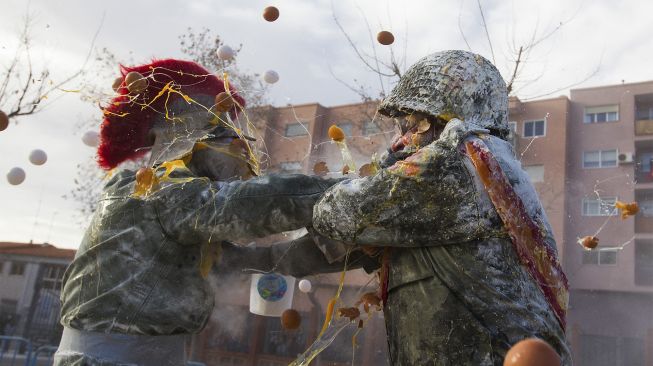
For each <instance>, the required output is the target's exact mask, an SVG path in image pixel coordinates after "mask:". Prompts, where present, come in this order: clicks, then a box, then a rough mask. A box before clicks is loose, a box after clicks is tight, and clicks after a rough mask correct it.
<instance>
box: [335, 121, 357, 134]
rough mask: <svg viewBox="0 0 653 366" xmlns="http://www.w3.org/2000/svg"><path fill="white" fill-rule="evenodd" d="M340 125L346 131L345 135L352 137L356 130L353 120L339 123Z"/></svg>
mask: <svg viewBox="0 0 653 366" xmlns="http://www.w3.org/2000/svg"><path fill="white" fill-rule="evenodd" d="M338 127H340V129H341V130H342V132H344V133H345V137H351V136H352V134H353V132H354V125H353V124H352V123H351V122H342V123H338Z"/></svg>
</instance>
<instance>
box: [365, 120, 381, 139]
mask: <svg viewBox="0 0 653 366" xmlns="http://www.w3.org/2000/svg"><path fill="white" fill-rule="evenodd" d="M379 132H381V129H380V128H379V126H378V125H377V124H376V123H375V122H373V121H367V122H365V123H364V124H363V135H366V136H367V135H373V134H375V133H379Z"/></svg>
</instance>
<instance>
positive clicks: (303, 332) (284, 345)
mask: <svg viewBox="0 0 653 366" xmlns="http://www.w3.org/2000/svg"><path fill="white" fill-rule="evenodd" d="M300 315H301V317H302V319H303V320H304V321H302V322H301V323H300V325H299V329H297V330H296V331H293V332H284V331H283V329H282V328H281V322H280V321H279V318H276V317H267V318H265V320H264V321H263V323H264V327H265V330H264V335H265V339H264V341H263V350H262V353H264V354H266V355H276V356H281V357H297V355H298V354H300V353H302V352H304V351H305V350H306V344H307V341H308V337H307V333H308V325H309V324H308V323H309V322H308V321H306V320H307V319H311V318H310V317H309V316H308V313H305V312H300ZM329 348H331V347H329Z"/></svg>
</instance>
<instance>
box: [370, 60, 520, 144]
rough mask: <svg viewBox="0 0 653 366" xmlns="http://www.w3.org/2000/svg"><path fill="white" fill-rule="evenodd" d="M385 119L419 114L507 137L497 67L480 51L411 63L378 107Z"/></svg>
mask: <svg viewBox="0 0 653 366" xmlns="http://www.w3.org/2000/svg"><path fill="white" fill-rule="evenodd" d="M379 112H380V113H381V114H384V115H386V116H389V117H401V116H405V115H408V114H412V113H425V114H427V115H430V116H432V117H438V118H441V119H444V120H446V121H448V120H450V119H451V118H458V119H461V120H463V121H465V122H467V123H474V124H475V125H477V126H479V127H482V128H487V129H488V130H490V132H491V133H492V134H494V135H497V136H499V137H502V138H506V137H507V136H508V132H509V127H508V92H507V89H506V84H505V82H504V81H503V78H502V77H501V74H500V73H499V70H497V69H496V67H494V65H492V63H490V61H488V60H486V59H485V58H483V57H482V56H480V55H477V54H474V53H471V52H467V51H460V50H455V51H442V52H437V53H434V54H432V55H429V56H426V57H424V58H422V59H421V60H419V61H417V63H415V64H414V65H413V66H411V67H410V68H409V69H408V70H407V71H406V73H405V74H404V75H403V76H402V77H401V79H400V80H399V83H398V84H397V85H396V86H395V88H394V89H393V90H392V92H391V93H390V95H389V96H388V97H386V98H385V99H384V100H383V102H382V103H381V105H380V106H379Z"/></svg>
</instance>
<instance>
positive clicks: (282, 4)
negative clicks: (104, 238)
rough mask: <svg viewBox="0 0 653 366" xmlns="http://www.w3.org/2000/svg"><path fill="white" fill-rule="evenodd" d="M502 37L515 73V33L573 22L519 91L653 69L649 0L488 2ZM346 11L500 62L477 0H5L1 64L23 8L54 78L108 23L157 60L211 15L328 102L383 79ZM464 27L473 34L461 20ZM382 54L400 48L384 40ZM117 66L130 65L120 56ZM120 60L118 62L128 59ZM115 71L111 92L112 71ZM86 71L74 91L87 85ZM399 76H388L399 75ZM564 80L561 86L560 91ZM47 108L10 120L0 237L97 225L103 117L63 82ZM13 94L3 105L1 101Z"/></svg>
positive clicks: (286, 90) (235, 41)
mask: <svg viewBox="0 0 653 366" xmlns="http://www.w3.org/2000/svg"><path fill="white" fill-rule="evenodd" d="M481 3H482V5H483V7H484V10H485V21H486V22H487V25H488V30H489V35H490V38H491V40H492V44H493V51H494V59H495V62H496V64H497V66H498V67H499V69H500V70H501V72H502V73H503V75H504V78H506V79H507V78H509V76H510V71H511V70H512V68H511V65H510V61H511V59H513V57H514V54H513V53H511V48H512V47H513V45H517V47H518V46H519V45H522V44H526V43H528V39H529V38H530V37H531V36H532V34H533V32H536V33H537V34H538V35H539V36H541V35H544V34H547V33H549V32H551V31H552V30H554V29H555V28H556V27H557V26H558V25H559V24H560V23H561V22H562V24H563V25H562V27H561V28H560V29H559V30H558V31H557V32H555V33H554V34H553V35H552V36H551V37H550V38H548V39H546V40H545V41H544V42H542V43H541V44H540V45H539V46H538V48H537V49H536V50H535V51H534V53H533V54H532V55H531V58H530V59H529V60H528V62H527V64H526V69H525V74H524V75H523V76H522V80H524V81H528V80H530V79H533V80H532V81H530V82H525V83H523V84H520V85H518V87H519V89H518V95H519V96H520V97H522V98H532V97H537V96H541V95H543V94H550V96H551V97H555V96H558V95H562V94H568V88H566V86H568V85H571V84H574V83H577V82H579V81H581V80H583V79H584V78H585V76H587V75H590V74H593V71H594V70H595V69H597V67H598V72H596V73H595V74H594V75H593V76H592V77H591V78H590V79H589V80H586V81H584V82H583V83H582V84H580V85H577V86H576V87H587V86H595V85H605V84H615V83H621V82H622V80H624V81H625V82H627V83H629V82H638V81H645V80H652V79H653V67H652V66H651V49H652V47H653V44H651V40H650V39H651V34H653V32H652V31H653V26H652V24H653V23H652V22H651V19H650V14H653V1H650V0H640V1H638V0H628V1H614V0H595V1H584V2H583V1H578V0H550V1H541V0H537V1H535V0H519V1H512V2H511V1H499V0H493V1H488V0H481ZM268 5H275V6H277V7H278V8H279V9H280V12H281V16H280V18H279V20H277V21H276V22H274V23H268V22H266V21H264V20H263V19H262V17H261V13H262V10H263V8H264V7H265V6H268ZM333 11H335V14H336V15H337V16H338V18H339V20H340V22H341V23H342V25H343V27H344V28H345V29H346V30H347V32H348V33H349V34H350V35H351V37H352V39H353V41H354V42H355V43H356V44H357V45H359V46H360V47H361V49H362V50H363V51H364V52H366V53H372V52H373V49H372V48H371V45H372V43H371V42H370V38H369V34H368V31H367V27H366V25H365V17H366V18H367V20H368V21H369V24H370V27H371V29H372V32H373V33H376V32H378V31H379V30H389V31H391V32H393V33H394V34H395V37H396V41H395V44H394V46H393V47H394V48H393V50H394V52H395V54H396V55H398V56H399V57H405V60H406V64H407V65H410V64H412V63H413V62H415V61H416V60H417V59H419V58H420V57H422V56H425V55H427V54H428V53H431V52H435V51H440V50H446V49H468V45H469V48H471V50H472V51H474V52H477V53H480V54H482V55H483V56H485V57H487V58H488V59H490V60H492V59H493V56H492V52H491V50H490V47H489V46H488V41H487V38H486V35H485V31H484V29H483V27H482V24H483V20H482V19H481V16H480V12H479V9H478V5H477V3H476V1H470V0H466V1H461V0H437V1H435V0H431V1H426V0H412V1H378V0H360V1H336V0H334V1H326V0H319V1H308V0H284V1H274V2H268V1H265V2H264V1H249V0H248V1H221V0H220V1H218V0H184V1H172V0H144V1H134V0H131V1H122V0H112V1H102V2H100V1H88V0H85V1H83V0H75V1H73V0H70V1H65V0H62V1H49V0H33V1H31V2H30V4H29V9H28V5H27V2H26V1H24V0H21V1H19V0H3V2H2V8H1V11H0V66H2V67H3V69H4V67H6V66H7V64H8V63H9V62H10V60H11V58H12V56H13V54H14V52H15V46H16V44H17V39H18V35H19V32H20V29H21V26H22V21H23V18H24V16H25V15H26V14H27V13H28V12H29V13H30V14H31V15H32V21H33V25H32V32H31V34H32V36H33V38H34V42H33V49H32V53H33V58H34V60H35V64H36V65H37V67H40V66H42V65H43V64H44V63H47V65H48V67H49V69H50V71H51V72H52V76H53V79H54V80H55V81H57V80H61V79H62V78H64V77H65V76H66V75H68V74H70V73H71V72H74V71H75V70H77V69H79V68H80V67H81V65H82V64H83V63H84V60H85V58H86V54H87V53H88V51H89V47H90V45H91V40H92V38H93V34H94V33H95V32H96V31H97V30H98V27H99V26H100V22H101V19H103V17H104V22H103V25H102V27H101V28H100V33H99V36H98V37H97V39H96V41H95V48H102V47H107V48H108V49H110V50H111V51H112V52H114V53H115V54H116V55H117V56H118V58H119V59H121V60H129V59H133V60H134V61H135V62H137V63H142V62H147V61H148V60H150V59H152V58H167V57H181V56H182V55H181V53H180V49H179V42H178V36H179V35H181V34H184V33H185V32H186V29H187V28H188V27H193V28H195V29H198V30H199V29H200V28H202V27H208V28H210V29H211V30H212V31H214V32H215V33H217V34H220V35H221V36H222V38H223V40H224V42H225V43H227V44H229V45H232V46H234V47H236V46H238V45H239V44H242V45H243V48H242V52H241V54H240V57H239V60H238V63H239V65H240V68H241V69H243V70H245V71H248V72H256V73H263V72H264V71H266V70H269V69H271V70H275V71H277V72H278V73H279V75H280V81H279V82H278V83H277V84H274V85H272V87H271V88H270V95H269V97H270V100H271V101H272V103H273V104H274V105H285V104H288V103H295V104H299V103H308V102H318V103H321V104H323V105H326V106H334V105H339V104H347V103H355V102H357V101H358V100H359V99H358V97H357V95H356V94H354V93H353V92H351V91H349V90H348V89H347V88H346V87H344V86H343V85H342V84H340V83H339V82H338V81H336V79H335V78H334V76H333V75H335V76H337V77H338V78H340V79H342V80H347V81H351V80H354V79H356V80H359V81H361V82H362V83H364V84H365V85H367V86H369V88H370V90H372V91H377V90H378V89H379V83H378V78H377V77H376V76H375V75H374V74H373V73H372V72H370V71H369V70H367V69H366V68H365V66H363V64H362V63H361V62H360V61H359V60H358V59H357V58H356V55H355V53H354V52H353V50H352V49H351V47H349V45H348V43H347V40H346V39H345V37H344V36H343V35H342V33H341V32H340V31H339V30H338V28H337V26H336V24H335V22H334V20H333ZM460 29H462V30H463V32H464V35H465V38H466V40H467V43H468V45H467V44H466V42H465V39H464V38H463V35H462V33H461V31H460ZM376 52H378V54H379V57H380V58H381V59H387V57H388V55H389V47H384V46H380V45H378V44H377V45H376ZM116 70H117V68H116ZM116 72H117V71H116ZM98 81H101V82H105V84H106V90H107V92H110V83H111V80H106V81H104V80H98ZM79 87H80V85H79V82H77V81H75V82H73V83H71V84H69V85H67V86H66V89H71V90H74V89H76V88H79ZM386 87H387V86H386ZM559 89H562V90H560V91H558V90H559ZM46 101H47V102H49V103H51V104H49V106H48V108H46V109H45V110H44V111H43V112H41V113H39V114H37V115H34V116H30V117H26V118H23V119H20V120H18V121H13V122H12V123H11V124H10V126H9V128H8V129H7V130H5V131H3V132H0V173H2V174H1V178H2V181H1V182H0V241H16V242H29V241H30V240H33V241H34V242H44V241H47V242H49V243H53V244H55V245H57V246H62V247H69V248H74V247H77V246H78V245H79V243H80V241H81V238H82V235H83V232H84V229H85V228H84V227H82V226H81V225H80V224H79V221H80V219H79V215H78V214H77V212H78V207H77V206H78V205H77V203H76V202H73V201H70V200H66V199H64V198H63V196H64V195H66V194H68V193H69V192H70V190H71V189H72V188H73V186H74V183H73V180H74V178H75V176H76V168H75V167H76V165H77V164H79V163H83V162H84V161H88V159H91V158H92V157H93V156H94V153H95V152H94V151H93V149H91V148H89V147H86V146H85V145H83V144H82V142H81V135H82V134H83V133H84V132H85V131H81V130H79V124H80V121H82V120H84V119H88V118H91V117H92V116H94V115H95V116H97V115H98V114H99V110H98V109H97V108H96V107H94V105H93V104H91V103H88V102H83V101H81V100H80V98H79V94H76V93H70V92H63V91H57V92H53V93H52V94H51V95H48V99H47V100H46ZM3 107H5V106H1V105H0V109H3ZM35 148H40V149H43V150H45V151H46V152H47V153H48V156H49V160H48V162H47V163H46V164H45V165H43V166H33V165H31V164H30V163H29V161H28V155H29V153H30V151H32V150H33V149H35ZM14 166H20V167H22V168H23V169H25V171H26V172H27V179H26V180H25V182H24V183H23V184H21V185H19V186H11V185H9V183H7V181H6V179H5V174H6V173H7V172H8V171H9V170H10V169H11V168H12V167H14Z"/></svg>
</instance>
